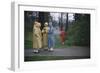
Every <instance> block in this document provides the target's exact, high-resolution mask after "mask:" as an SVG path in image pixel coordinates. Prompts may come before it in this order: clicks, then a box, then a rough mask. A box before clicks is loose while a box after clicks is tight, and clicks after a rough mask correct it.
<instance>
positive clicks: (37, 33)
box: [33, 21, 42, 53]
mask: <svg viewBox="0 0 100 73" xmlns="http://www.w3.org/2000/svg"><path fill="white" fill-rule="evenodd" d="M40 27H41V24H40V23H39V22H37V21H35V23H34V27H33V49H34V52H35V53H38V52H39V49H40V48H41V47H42V34H41V30H40Z"/></svg>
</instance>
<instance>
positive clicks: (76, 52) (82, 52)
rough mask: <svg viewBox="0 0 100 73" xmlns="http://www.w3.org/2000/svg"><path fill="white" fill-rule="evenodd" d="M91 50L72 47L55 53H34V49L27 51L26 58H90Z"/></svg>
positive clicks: (57, 50)
mask: <svg viewBox="0 0 100 73" xmlns="http://www.w3.org/2000/svg"><path fill="white" fill-rule="evenodd" d="M89 55H90V49H89V48H87V47H71V48H66V49H54V51H53V52H49V51H44V50H43V49H41V51H40V53H38V54H35V53H33V49H25V56H89Z"/></svg>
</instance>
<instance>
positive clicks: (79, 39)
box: [68, 15, 90, 46]
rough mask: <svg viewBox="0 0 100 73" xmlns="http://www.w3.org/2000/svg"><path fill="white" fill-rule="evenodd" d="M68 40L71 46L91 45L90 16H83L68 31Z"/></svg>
mask: <svg viewBox="0 0 100 73" xmlns="http://www.w3.org/2000/svg"><path fill="white" fill-rule="evenodd" d="M68 40H72V41H70V43H71V45H77V46H89V45H90V19H89V16H88V15H81V17H80V19H79V20H77V21H75V22H74V23H73V24H72V26H70V27H69V30H68Z"/></svg>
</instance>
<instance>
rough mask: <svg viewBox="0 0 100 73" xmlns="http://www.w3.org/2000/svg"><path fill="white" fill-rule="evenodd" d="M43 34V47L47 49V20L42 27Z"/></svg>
mask: <svg viewBox="0 0 100 73" xmlns="http://www.w3.org/2000/svg"><path fill="white" fill-rule="evenodd" d="M42 34H43V40H42V44H43V48H44V49H45V50H46V49H48V48H47V47H48V23H47V22H45V23H44V28H43V29H42Z"/></svg>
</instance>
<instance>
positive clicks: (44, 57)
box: [24, 56, 90, 62]
mask: <svg viewBox="0 0 100 73" xmlns="http://www.w3.org/2000/svg"><path fill="white" fill-rule="evenodd" d="M86 58H90V57H89V56H30V57H25V58H24V61H25V62H28V61H48V60H65V59H86Z"/></svg>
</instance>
